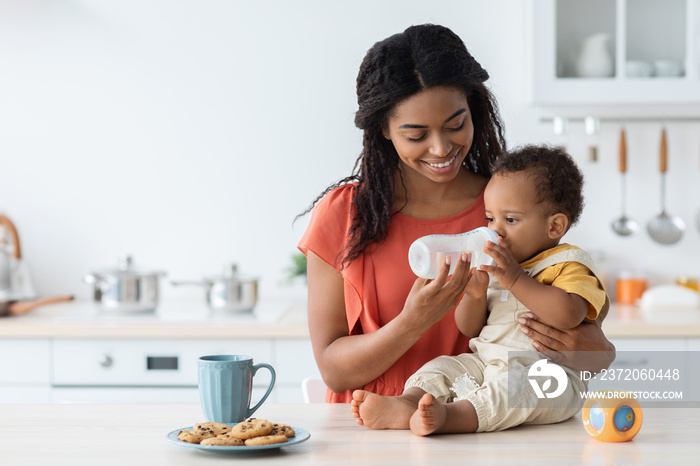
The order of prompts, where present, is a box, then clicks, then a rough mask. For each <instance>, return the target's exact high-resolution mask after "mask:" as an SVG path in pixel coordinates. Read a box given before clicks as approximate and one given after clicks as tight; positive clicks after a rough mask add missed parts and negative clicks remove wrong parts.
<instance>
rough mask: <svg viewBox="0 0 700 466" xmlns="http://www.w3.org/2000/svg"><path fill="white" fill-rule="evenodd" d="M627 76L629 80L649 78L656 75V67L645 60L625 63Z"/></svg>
mask: <svg viewBox="0 0 700 466" xmlns="http://www.w3.org/2000/svg"><path fill="white" fill-rule="evenodd" d="M625 74H626V75H627V77H629V78H648V77H650V76H653V75H654V65H652V64H651V63H650V62H648V61H643V60H628V61H627V63H625Z"/></svg>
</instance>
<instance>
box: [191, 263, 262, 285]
mask: <svg viewBox="0 0 700 466" xmlns="http://www.w3.org/2000/svg"><path fill="white" fill-rule="evenodd" d="M255 280H257V278H254V277H248V276H244V275H240V274H239V273H238V264H235V263H234V262H226V263H225V264H224V269H223V273H222V274H221V275H210V276H207V277H204V281H205V282H209V283H212V282H250V281H255Z"/></svg>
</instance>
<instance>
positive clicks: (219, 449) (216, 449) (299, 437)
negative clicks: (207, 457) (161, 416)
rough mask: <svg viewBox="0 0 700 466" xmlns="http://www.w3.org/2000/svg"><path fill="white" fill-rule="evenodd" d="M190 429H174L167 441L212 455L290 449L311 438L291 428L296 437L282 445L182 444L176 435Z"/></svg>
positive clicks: (301, 430)
mask: <svg viewBox="0 0 700 466" xmlns="http://www.w3.org/2000/svg"><path fill="white" fill-rule="evenodd" d="M192 427H193V426H189V427H182V428H180V429H175V430H174V431H172V432H170V433H169V434H168V437H167V438H168V441H170V442H172V443H174V444H176V445H180V446H181V447H190V448H196V449H197V450H202V451H209V452H212V453H252V452H256V451H261V450H274V449H276V448H282V447H291V446H294V445H298V444H300V443H301V442H306V441H307V440H309V438H310V437H311V434H310V433H309V431H308V430H304V429H302V428H301V427H296V426H291V427H292V429H294V433H296V435H295V436H294V437H292V438H289V439H287V441H286V442H284V443H273V444H272V445H255V446H250V447H246V446H240V447H234V446H224V445H200V444H198V443H189V442H183V441H182V440H179V439H178V438H177V434H179V433H180V431H181V430H192Z"/></svg>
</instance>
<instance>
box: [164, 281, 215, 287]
mask: <svg viewBox="0 0 700 466" xmlns="http://www.w3.org/2000/svg"><path fill="white" fill-rule="evenodd" d="M170 284H171V285H174V286H181V285H199V286H209V283H207V282H198V281H194V280H170Z"/></svg>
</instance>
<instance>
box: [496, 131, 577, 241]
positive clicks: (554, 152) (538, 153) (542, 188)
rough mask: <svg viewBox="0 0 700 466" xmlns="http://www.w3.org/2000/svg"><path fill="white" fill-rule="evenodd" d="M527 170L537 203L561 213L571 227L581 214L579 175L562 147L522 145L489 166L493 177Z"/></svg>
mask: <svg viewBox="0 0 700 466" xmlns="http://www.w3.org/2000/svg"><path fill="white" fill-rule="evenodd" d="M520 171H527V172H528V175H529V176H530V179H531V180H532V182H533V184H534V185H535V191H536V192H537V202H538V204H540V203H545V204H546V205H548V206H549V207H550V208H551V211H552V213H559V212H561V213H563V214H564V215H566V216H567V218H568V219H569V228H570V227H572V226H574V225H575V224H576V223H577V222H578V221H579V218H580V217H581V212H583V206H584V200H583V184H584V180H583V174H582V173H581V170H580V169H579V168H578V165H576V162H575V161H574V159H573V158H572V157H571V156H570V155H569V154H568V153H567V152H566V151H565V150H564V148H562V147H559V146H557V147H554V146H548V145H525V146H521V147H517V148H515V149H514V150H512V151H510V152H508V153H506V154H503V155H502V156H501V157H500V158H499V159H498V160H497V161H496V163H495V164H494V166H493V174H494V175H497V174H499V173H514V172H520Z"/></svg>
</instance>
